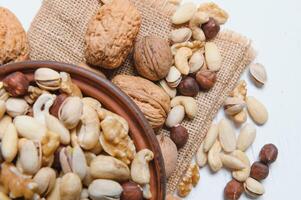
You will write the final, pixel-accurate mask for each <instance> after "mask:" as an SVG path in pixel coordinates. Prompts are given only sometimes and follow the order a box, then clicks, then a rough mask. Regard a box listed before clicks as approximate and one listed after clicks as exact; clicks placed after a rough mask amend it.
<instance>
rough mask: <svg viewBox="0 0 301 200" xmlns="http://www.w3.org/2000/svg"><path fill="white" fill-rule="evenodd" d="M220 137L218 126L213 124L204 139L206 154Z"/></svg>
mask: <svg viewBox="0 0 301 200" xmlns="http://www.w3.org/2000/svg"><path fill="white" fill-rule="evenodd" d="M217 137H218V126H217V125H216V124H211V126H210V128H209V130H208V133H207V135H206V137H205V139H204V149H203V150H204V152H208V151H209V150H210V148H211V147H212V145H213V144H214V143H215V141H216V139H217Z"/></svg>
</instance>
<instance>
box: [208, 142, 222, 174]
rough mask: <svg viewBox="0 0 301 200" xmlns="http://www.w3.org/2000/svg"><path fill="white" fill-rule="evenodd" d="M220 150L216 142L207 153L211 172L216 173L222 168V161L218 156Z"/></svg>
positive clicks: (219, 145) (218, 143)
mask: <svg viewBox="0 0 301 200" xmlns="http://www.w3.org/2000/svg"><path fill="white" fill-rule="evenodd" d="M221 150H222V147H221V144H220V142H219V141H218V140H216V141H215V143H214V144H213V146H212V147H211V149H210V150H209V152H208V164H209V167H210V168H211V170H212V171H213V172H217V171H219V170H220V169H221V168H222V167H223V163H222V160H221V158H220V156H219V154H220V152H221Z"/></svg>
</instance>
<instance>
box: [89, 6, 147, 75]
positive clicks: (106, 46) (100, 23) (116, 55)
mask: <svg viewBox="0 0 301 200" xmlns="http://www.w3.org/2000/svg"><path fill="white" fill-rule="evenodd" d="M140 25H141V16H140V13H139V11H138V10H137V9H136V8H135V7H134V5H133V4H132V3H130V2H129V1H128V0H113V1H112V2H111V3H108V4H105V5H104V6H102V7H100V9H99V10H98V12H97V14H96V15H95V16H94V17H93V18H92V19H91V20H90V22H89V24H88V29H87V32H86V50H85V57H86V60H87V63H89V64H92V65H95V66H100V67H103V68H107V69H114V68H117V67H119V66H120V65H121V64H122V63H123V62H124V61H125V59H126V57H127V56H128V54H129V53H130V51H131V49H132V47H133V42H134V40H135V38H136V36H137V34H138V32H139V29H140Z"/></svg>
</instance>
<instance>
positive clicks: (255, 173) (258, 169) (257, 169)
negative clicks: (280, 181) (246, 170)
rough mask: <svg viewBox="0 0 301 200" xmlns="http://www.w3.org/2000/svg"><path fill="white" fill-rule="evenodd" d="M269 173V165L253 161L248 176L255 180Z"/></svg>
mask: <svg viewBox="0 0 301 200" xmlns="http://www.w3.org/2000/svg"><path fill="white" fill-rule="evenodd" d="M268 175H269V167H268V166H266V165H265V164H262V163H261V162H254V163H253V165H252V167H251V173H250V176H251V177H252V178H254V179H256V180H257V181H261V180H263V179H265V178H266V177H267V176H268Z"/></svg>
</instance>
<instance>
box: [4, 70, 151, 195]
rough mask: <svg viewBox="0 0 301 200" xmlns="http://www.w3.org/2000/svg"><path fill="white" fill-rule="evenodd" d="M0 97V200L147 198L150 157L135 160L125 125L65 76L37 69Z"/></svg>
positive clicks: (15, 77) (8, 83)
mask: <svg viewBox="0 0 301 200" xmlns="http://www.w3.org/2000/svg"><path fill="white" fill-rule="evenodd" d="M0 91H1V92H0V93H1V96H0V139H1V148H0V150H1V151H0V155H1V158H0V159H1V160H0V162H1V176H0V199H4V200H6V199H16V198H24V199H28V200H31V199H33V200H39V199H47V200H77V199H78V200H88V199H91V200H99V199H112V200H113V199H116V200H117V199H121V200H129V199H130V200H141V199H143V198H145V199H150V198H151V197H152V194H151V191H150V170H149V162H150V161H152V160H153V158H154V154H153V152H152V151H150V150H148V149H143V150H140V151H139V152H136V148H135V145H134V143H133V141H132V140H131V138H130V136H129V135H128V132H129V126H128V123H127V121H126V120H125V119H124V118H122V117H121V116H119V115H117V114H115V113H113V112H111V111H109V110H107V109H105V108H103V107H102V105H101V103H100V102H99V101H98V100H96V99H94V98H91V97H83V95H82V92H81V90H80V88H79V87H78V86H77V85H76V84H74V83H73V82H72V80H71V77H70V75H69V74H68V73H65V72H57V71H54V70H52V69H50V68H39V69H37V70H36V71H35V73H34V81H32V82H30V81H29V80H28V78H27V76H26V75H25V74H23V73H22V72H15V73H13V74H10V75H8V76H7V77H6V78H5V79H3V82H1V90H0Z"/></svg>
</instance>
